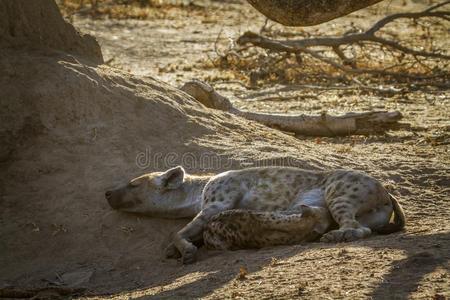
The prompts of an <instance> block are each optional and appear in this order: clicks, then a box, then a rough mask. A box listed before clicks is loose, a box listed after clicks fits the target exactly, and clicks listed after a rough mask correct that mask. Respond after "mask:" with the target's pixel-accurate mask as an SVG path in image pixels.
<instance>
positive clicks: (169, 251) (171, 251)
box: [165, 243, 181, 259]
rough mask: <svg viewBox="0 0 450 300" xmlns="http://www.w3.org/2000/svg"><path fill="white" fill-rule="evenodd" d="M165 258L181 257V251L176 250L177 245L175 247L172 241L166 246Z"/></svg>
mask: <svg viewBox="0 0 450 300" xmlns="http://www.w3.org/2000/svg"><path fill="white" fill-rule="evenodd" d="M165 253H166V258H175V259H177V258H180V257H181V253H180V251H178V249H177V247H175V245H174V244H173V243H170V244H169V246H167V248H166V250H165Z"/></svg>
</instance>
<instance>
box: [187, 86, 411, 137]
mask: <svg viewBox="0 0 450 300" xmlns="http://www.w3.org/2000/svg"><path fill="white" fill-rule="evenodd" d="M181 89H182V90H183V91H185V92H186V93H187V94H189V95H191V96H192V97H194V98H195V99H196V100H197V101H199V102H201V103H202V104H203V105H205V106H207V107H209V108H213V109H219V110H223V111H227V112H230V113H232V114H235V115H238V116H241V117H243V118H246V119H249V120H252V121H256V122H259V123H262V124H264V125H267V126H270V127H274V128H277V129H281V130H284V131H289V132H295V133H296V134H300V135H308V136H343V135H355V134H356V135H358V134H363V135H368V134H381V133H384V132H386V131H387V130H394V129H400V128H407V127H409V125H408V124H402V123H399V122H398V121H399V120H400V119H402V115H401V113H400V112H398V111H394V112H386V111H376V112H365V113H347V114H345V115H343V116H330V115H328V114H326V113H324V114H322V115H319V116H307V115H278V114H265V113H255V112H248V111H242V110H239V109H238V108H235V107H234V106H233V104H232V103H231V101H230V100H229V99H228V98H226V97H224V96H222V95H220V94H219V93H217V92H216V91H215V90H214V89H213V88H212V87H211V86H210V85H208V84H206V83H204V82H201V81H197V80H194V81H190V82H187V83H186V84H185V85H184V86H183V87H182V88H181Z"/></svg>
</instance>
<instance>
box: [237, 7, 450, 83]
mask: <svg viewBox="0 0 450 300" xmlns="http://www.w3.org/2000/svg"><path fill="white" fill-rule="evenodd" d="M447 4H450V1H444V2H443V3H440V4H437V5H434V6H431V7H429V8H427V9H425V10H423V11H421V12H415V13H398V14H393V15H390V16H387V17H385V18H383V19H381V20H379V21H378V22H376V23H375V24H374V25H373V26H371V27H370V28H369V29H367V30H366V31H364V32H362V33H353V34H348V35H345V36H342V37H321V38H306V39H302V40H276V39H270V38H267V37H263V36H261V35H259V34H257V33H254V32H246V33H244V34H243V35H242V36H241V37H239V38H238V40H237V44H239V45H246V44H251V45H253V46H257V47H260V48H264V49H268V50H271V51H275V52H286V53H294V54H297V55H298V54H299V53H304V54H307V55H310V56H312V57H313V58H315V59H317V60H320V61H322V62H324V63H326V64H328V65H331V66H332V67H334V68H336V69H338V70H341V71H343V72H345V73H351V74H373V75H385V76H394V77H400V76H401V77H406V78H411V79H428V78H434V77H439V75H431V76H424V75H419V74H407V73H398V72H390V71H387V70H375V69H367V68H357V66H356V63H355V62H354V61H353V60H352V59H350V58H348V57H346V56H345V54H344V52H343V51H342V50H341V49H340V47H341V46H344V45H354V44H359V45H362V44H364V43H372V44H376V45H379V46H381V47H385V48H388V49H394V50H396V51H399V52H400V53H403V54H408V55H412V56H414V57H415V58H417V57H425V58H433V59H444V60H450V55H447V54H443V53H439V52H428V51H422V50H415V49H412V48H409V47H407V46H404V45H401V44H400V43H399V42H397V41H394V40H388V39H385V38H382V37H379V36H377V35H376V33H377V32H379V31H380V30H381V29H382V28H383V27H385V26H386V25H388V24H390V23H392V22H394V21H395V20H398V19H402V18H409V19H413V20H417V19H419V18H425V17H433V18H440V19H443V20H447V21H448V20H449V19H450V11H436V9H438V8H440V7H442V6H444V5H447ZM310 47H330V48H331V50H332V51H333V52H334V53H335V54H336V55H337V57H338V58H339V59H340V60H341V63H339V62H338V61H336V60H335V59H332V58H331V57H327V56H324V55H323V54H322V53H321V52H319V51H317V50H312V49H309V48H310ZM349 66H350V67H349Z"/></svg>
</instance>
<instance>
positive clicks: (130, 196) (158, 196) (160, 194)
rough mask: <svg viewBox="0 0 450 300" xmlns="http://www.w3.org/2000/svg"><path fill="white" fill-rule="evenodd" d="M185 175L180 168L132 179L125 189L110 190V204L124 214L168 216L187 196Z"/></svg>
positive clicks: (107, 197)
mask: <svg viewBox="0 0 450 300" xmlns="http://www.w3.org/2000/svg"><path fill="white" fill-rule="evenodd" d="M184 181H185V172H184V169H183V167H181V166H178V167H175V168H172V169H169V170H167V171H166V172H153V173H148V174H144V175H142V176H139V177H136V178H134V179H131V180H130V181H129V182H128V183H127V184H126V185H125V186H122V187H119V188H117V189H114V190H110V191H106V192H105V198H106V200H107V201H108V203H109V205H110V206H111V207H112V208H114V209H118V210H121V211H126V212H137V213H144V214H149V215H154V216H164V215H165V213H169V212H170V209H171V208H172V209H173V208H174V207H173V206H174V205H176V203H177V202H182V201H183V200H184V199H185V197H186V193H185V189H184V188H183V183H184Z"/></svg>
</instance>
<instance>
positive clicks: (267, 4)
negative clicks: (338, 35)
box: [247, 0, 381, 26]
mask: <svg viewBox="0 0 450 300" xmlns="http://www.w3.org/2000/svg"><path fill="white" fill-rule="evenodd" d="M380 1H381V0H247V2H248V3H250V4H251V5H252V6H253V7H254V8H256V9H257V10H258V11H259V12H260V13H262V14H263V15H265V16H266V17H268V18H269V19H271V20H273V21H276V22H278V23H281V24H283V25H286V26H312V25H317V24H320V23H325V22H327V21H330V20H333V19H336V18H339V17H342V16H345V15H347V14H349V13H351V12H354V11H356V10H358V9H361V8H365V7H367V6H370V5H372V4H375V3H377V2H380Z"/></svg>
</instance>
